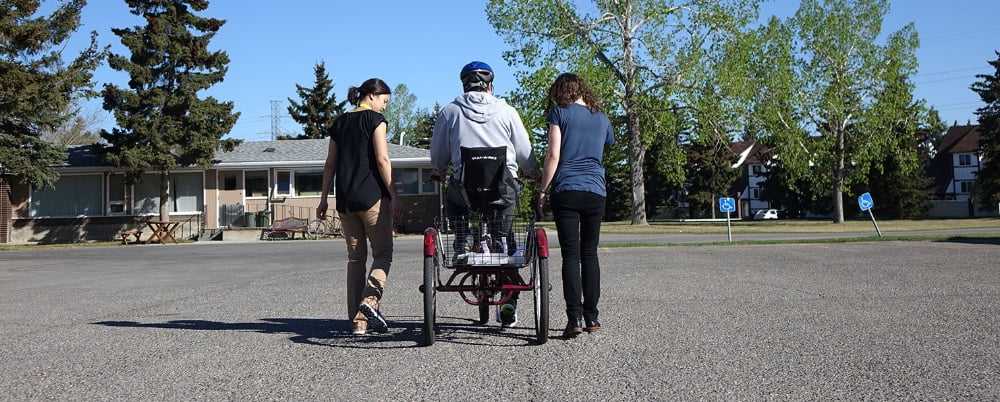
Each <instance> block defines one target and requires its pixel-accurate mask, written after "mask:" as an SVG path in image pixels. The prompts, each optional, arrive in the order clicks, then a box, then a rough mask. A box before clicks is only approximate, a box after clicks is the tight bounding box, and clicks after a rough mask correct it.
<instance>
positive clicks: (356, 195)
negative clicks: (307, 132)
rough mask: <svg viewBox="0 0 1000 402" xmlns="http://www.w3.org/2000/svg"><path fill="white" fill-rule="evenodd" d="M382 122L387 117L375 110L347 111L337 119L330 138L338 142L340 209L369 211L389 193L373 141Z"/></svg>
mask: <svg viewBox="0 0 1000 402" xmlns="http://www.w3.org/2000/svg"><path fill="white" fill-rule="evenodd" d="M382 123H385V117H384V116H382V114H381V113H378V112H375V111H372V110H359V111H356V112H350V113H344V114H342V115H340V116H339V117H337V120H335V121H334V122H333V127H331V129H330V134H331V135H330V138H331V140H332V141H334V142H336V143H337V175H336V179H335V182H336V189H337V211H338V212H345V213H346V212H358V211H366V210H368V209H370V208H371V207H372V206H374V205H375V203H376V202H377V201H378V200H379V199H381V198H383V197H389V190H388V187H387V186H386V183H384V181H383V180H382V175H380V174H379V172H378V165H377V164H376V162H375V146H374V145H373V144H372V136H373V135H374V134H375V128H377V127H378V126H379V124H382Z"/></svg>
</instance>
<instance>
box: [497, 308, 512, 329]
mask: <svg viewBox="0 0 1000 402" xmlns="http://www.w3.org/2000/svg"><path fill="white" fill-rule="evenodd" d="M497 321H500V326H501V327H503V328H513V327H515V326H516V325H517V305H516V304H514V303H507V304H504V305H502V306H500V308H499V310H498V311H497Z"/></svg>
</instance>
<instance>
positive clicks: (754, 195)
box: [750, 188, 760, 200]
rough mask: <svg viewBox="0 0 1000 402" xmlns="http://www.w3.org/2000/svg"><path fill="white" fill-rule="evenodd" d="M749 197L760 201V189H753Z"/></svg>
mask: <svg viewBox="0 0 1000 402" xmlns="http://www.w3.org/2000/svg"><path fill="white" fill-rule="evenodd" d="M750 197H751V198H753V199H755V200H759V199H760V189H759V188H754V189H752V190H750Z"/></svg>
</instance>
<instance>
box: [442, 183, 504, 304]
mask: <svg viewBox="0 0 1000 402" xmlns="http://www.w3.org/2000/svg"><path fill="white" fill-rule="evenodd" d="M455 185H460V184H449V188H448V196H447V199H446V201H445V214H447V216H448V219H449V220H450V221H451V223H450V224H451V225H452V233H454V236H455V243H454V244H453V247H454V248H453V250H454V252H455V254H456V255H458V254H462V253H465V249H466V246H467V245H468V244H469V241H472V244H478V243H479V241H480V238H479V235H480V232H481V231H480V228H472V227H470V223H471V222H470V219H469V217H470V215H471V214H478V215H479V219H478V220H479V222H478V223H479V224H481V225H482V224H485V225H487V232H488V233H489V235H490V238H491V239H492V241H493V244H491V245H490V247H491V249H493V250H499V249H500V247H499V246H500V244H499V243H500V242H506V246H507V250H508V253H509V254H511V255H513V254H514V252H515V251H516V250H517V244H516V243H515V235H514V232H513V223H514V209H515V208H516V207H517V195H518V193H519V192H520V191H519V190H520V188H515V192H513V194H514V197H515V198H514V203H512V204H510V205H506V206H487V207H480V208H476V207H474V206H470V205H468V204H466V203H465V202H464V199H463V198H464V197H462V196H461V195H460V193H458V192H457V190H456V189H454V188H452V186H455ZM470 234H471V236H470ZM494 252H495V251H494ZM456 258H457V257H456ZM519 295H520V292H514V294H513V296H511V299H510V303H512V304H514V305H516V304H517V300H518V296H519Z"/></svg>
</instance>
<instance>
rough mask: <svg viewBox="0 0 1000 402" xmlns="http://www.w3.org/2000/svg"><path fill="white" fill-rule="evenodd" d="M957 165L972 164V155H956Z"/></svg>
mask: <svg viewBox="0 0 1000 402" xmlns="http://www.w3.org/2000/svg"><path fill="white" fill-rule="evenodd" d="M958 164H959V166H969V165H971V164H972V156H971V155H969V154H961V155H958Z"/></svg>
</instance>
